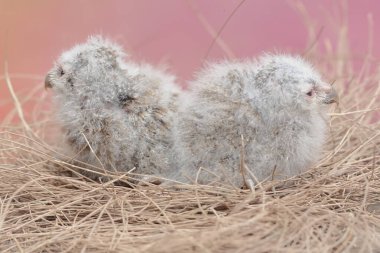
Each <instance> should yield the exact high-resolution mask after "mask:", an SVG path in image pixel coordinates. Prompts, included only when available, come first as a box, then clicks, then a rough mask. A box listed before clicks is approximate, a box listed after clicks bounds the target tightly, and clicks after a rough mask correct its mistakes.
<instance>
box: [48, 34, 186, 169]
mask: <svg viewBox="0 0 380 253" xmlns="http://www.w3.org/2000/svg"><path fill="white" fill-rule="evenodd" d="M124 58H125V55H124V52H123V50H122V49H121V48H120V47H119V46H118V45H116V44H114V43H113V42H111V41H108V40H106V39H103V38H102V37H99V36H95V37H90V38H89V39H88V41H87V42H86V43H84V44H79V45H76V46H74V47H73V48H72V49H70V50H68V51H66V52H64V53H63V54H62V55H61V56H60V57H59V59H58V61H57V62H56V64H55V66H54V67H53V68H52V69H51V70H50V71H49V72H48V74H47V76H46V79H45V87H46V88H51V89H52V91H53V100H54V101H55V104H56V105H57V108H58V113H57V116H58V119H59V120H60V122H61V125H62V128H63V130H64V134H65V139H66V141H67V144H68V147H69V150H70V153H71V154H73V155H75V158H76V160H79V161H81V162H83V163H85V164H88V165H90V166H88V167H91V168H92V169H94V168H98V169H95V170H99V171H102V172H103V171H104V170H106V171H107V170H111V171H129V170H131V169H132V168H135V171H134V172H135V173H138V174H148V175H149V174H153V175H165V173H166V171H167V170H168V169H169V168H170V167H171V161H172V158H171V155H172V148H173V139H172V122H173V116H174V113H175V111H176V110H177V105H176V97H177V95H178V93H179V92H180V90H179V88H177V86H176V85H175V83H174V81H175V80H174V78H173V76H171V75H168V74H166V73H164V72H162V71H159V70H157V69H154V68H153V67H151V66H150V65H143V64H140V65H138V64H135V63H133V62H131V61H125V60H124ZM88 176H94V175H93V173H89V174H88Z"/></svg>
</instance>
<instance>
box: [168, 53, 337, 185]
mask: <svg viewBox="0 0 380 253" xmlns="http://www.w3.org/2000/svg"><path fill="white" fill-rule="evenodd" d="M181 101H184V102H183V104H182V105H181V106H180V108H179V117H178V118H177V120H176V124H175V125H176V129H175V131H174V132H175V136H176V138H175V139H176V144H175V147H176V150H177V154H178V162H179V164H178V167H179V168H180V170H179V173H178V174H176V175H174V176H173V177H174V178H176V179H177V180H182V181H190V182H191V181H194V180H195V179H196V177H197V178H198V179H197V180H198V182H200V183H210V182H212V181H214V180H215V181H222V182H225V183H232V184H233V185H235V186H242V185H243V184H244V180H243V174H244V173H246V174H247V175H246V176H252V174H253V175H254V177H256V178H257V179H258V180H259V181H261V180H264V179H267V178H269V177H271V176H272V173H273V172H274V174H275V177H276V178H286V177H289V176H293V175H296V174H299V173H301V172H303V171H305V170H307V169H308V168H310V166H311V165H312V164H313V162H315V161H316V160H317V159H318V155H319V153H320V151H321V148H322V145H323V142H324V137H325V133H326V127H327V126H326V119H327V106H326V105H328V104H331V103H333V102H335V101H336V92H335V91H334V89H333V88H332V87H331V85H329V84H327V83H325V82H323V81H322V79H321V76H320V75H319V74H318V72H317V71H316V70H315V69H314V68H313V67H312V66H311V65H310V64H309V63H308V62H306V61H305V60H303V59H301V58H300V57H293V56H287V55H265V56H263V57H261V58H259V59H258V60H257V61H244V62H224V63H220V64H214V65H209V66H208V67H206V68H205V69H204V70H203V71H202V72H201V73H200V74H199V76H198V79H197V80H196V81H194V82H193V83H192V86H191V88H190V91H189V94H186V95H184V98H183V99H182V100H181ZM242 138H243V141H242ZM243 146H244V147H243ZM241 159H244V162H245V164H246V167H247V168H246V169H248V170H249V171H245V172H242V170H241V167H240V165H241V164H243V162H241V161H240V160H241ZM199 168H202V169H201V170H199ZM254 177H253V178H254ZM245 182H246V181H245Z"/></svg>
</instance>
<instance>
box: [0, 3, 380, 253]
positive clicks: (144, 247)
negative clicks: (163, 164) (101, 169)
mask: <svg viewBox="0 0 380 253" xmlns="http://www.w3.org/2000/svg"><path fill="white" fill-rule="evenodd" d="M298 8H301V9H302V6H301V5H300V6H298ZM340 29H341V30H340V31H343V32H339V31H337V34H343V35H342V38H341V39H340V42H339V43H338V46H337V49H336V51H332V50H331V47H329V46H328V45H329V42H326V41H325V44H324V45H327V46H326V47H324V49H325V52H324V53H321V52H320V51H318V46H320V45H319V44H318V43H315V41H313V39H311V41H310V45H312V46H310V47H309V48H308V49H307V52H306V54H307V56H308V57H310V58H312V59H314V61H315V62H318V63H319V65H320V66H319V67H320V68H321V69H324V73H325V74H326V75H328V76H329V77H330V78H331V79H332V80H333V79H335V80H336V81H335V84H334V85H335V86H336V89H337V90H338V91H339V93H340V96H341V101H340V105H339V108H337V109H336V110H335V112H333V113H331V124H330V135H329V140H328V143H327V145H326V152H325V154H324V158H323V159H322V160H321V161H320V163H319V164H318V165H317V166H316V167H315V168H313V169H312V170H310V171H308V172H307V173H304V174H303V175H300V176H298V177H294V178H291V179H289V180H286V181H267V182H263V183H261V184H259V185H257V186H256V187H255V188H254V189H253V191H251V190H242V189H236V188H234V187H232V186H229V185H225V186H218V187H216V186H201V185H181V184H178V185H177V186H175V187H162V186H158V185H152V184H136V185H132V187H125V186H123V184H122V182H126V180H127V178H128V176H130V175H126V174H112V175H107V176H108V177H111V178H113V180H111V181H109V182H106V183H98V182H94V181H91V180H89V179H85V178H83V177H82V176H81V175H79V174H78V173H76V170H74V169H73V165H71V164H70V163H68V162H65V161H67V159H66V158H65V157H64V156H62V155H60V154H59V148H58V146H59V142H58V141H57V139H56V138H55V139H54V140H55V143H56V144H57V143H58V144H57V145H56V146H53V145H51V144H48V143H49V140H50V138H49V135H47V133H48V132H49V131H48V130H49V129H54V127H53V125H54V123H51V122H50V123H49V121H47V120H46V118H49V117H48V116H46V114H45V111H44V110H42V109H41V108H45V107H44V106H41V105H36V107H37V108H38V111H39V114H38V115H39V116H41V115H42V116H41V117H42V119H41V117H37V116H36V117H34V119H38V122H37V121H35V122H34V123H33V124H30V122H29V123H28V122H27V120H28V119H25V118H24V116H23V115H24V114H25V113H24V114H23V113H21V114H20V112H22V110H21V107H22V106H23V101H17V103H16V107H15V111H14V112H11V114H12V115H13V116H14V115H19V116H21V117H20V118H21V122H20V123H18V124H16V125H15V124H13V125H9V124H3V125H2V126H1V129H0V251H1V252H85V251H87V252H199V251H201V252H380V122H379V120H378V119H379V114H378V112H379V108H380V101H379V93H380V85H379V82H380V71H379V70H376V69H374V67H373V63H374V61H373V57H371V55H370V53H369V54H368V55H367V56H366V57H365V59H364V60H363V64H362V67H361V68H359V69H357V70H356V71H354V70H353V69H354V68H353V67H352V65H351V63H352V61H351V59H352V58H350V55H349V54H348V52H349V49H348V47H347V43H343V42H341V41H342V40H343V41H346V38H345V37H344V36H345V35H344V29H345V27H344V26H342V27H341V28H340ZM310 34H316V33H315V32H311V33H310ZM314 39H315V38H314ZM315 44H318V45H315ZM370 51H371V50H369V52H370ZM375 67H377V66H376V65H375ZM11 78H12V75H11V76H9V75H8V73H6V75H5V77H2V78H1V80H0V81H1V82H3V81H4V82H5V81H7V84H8V85H10V86H11V84H10V80H11ZM40 87H42V85H41V86H40ZM33 92H36V91H33ZM26 97H28V96H26ZM14 99H16V100H17V97H16V96H14ZM26 116H27V115H26ZM10 121H12V120H10ZM51 131H52V132H54V130H51ZM58 157H60V158H58ZM77 169H78V168H77ZM116 182H117V184H115V183H116Z"/></svg>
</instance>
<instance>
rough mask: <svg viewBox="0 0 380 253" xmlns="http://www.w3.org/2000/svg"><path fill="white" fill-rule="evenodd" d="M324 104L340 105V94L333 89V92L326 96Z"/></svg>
mask: <svg viewBox="0 0 380 253" xmlns="http://www.w3.org/2000/svg"><path fill="white" fill-rule="evenodd" d="M322 101H323V103H325V104H332V103H336V104H338V103H339V99H338V94H337V93H336V91H335V89H333V88H331V90H330V91H329V92H328V93H326V96H325V97H324V98H323V100H322Z"/></svg>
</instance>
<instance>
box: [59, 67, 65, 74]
mask: <svg viewBox="0 0 380 253" xmlns="http://www.w3.org/2000/svg"><path fill="white" fill-rule="evenodd" d="M58 74H59V76H63V75H64V74H65V71H64V70H63V68H62V67H59V69H58Z"/></svg>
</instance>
